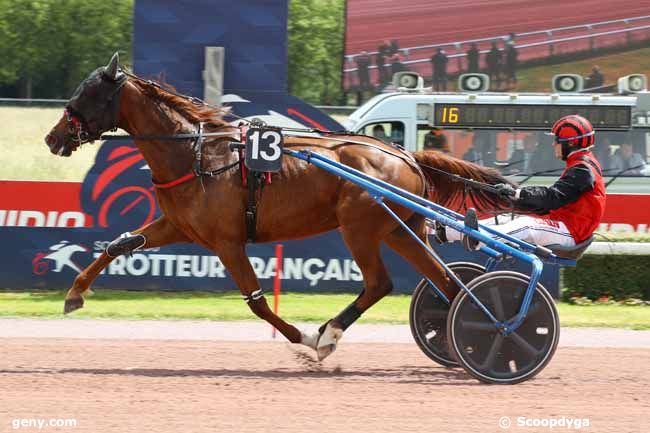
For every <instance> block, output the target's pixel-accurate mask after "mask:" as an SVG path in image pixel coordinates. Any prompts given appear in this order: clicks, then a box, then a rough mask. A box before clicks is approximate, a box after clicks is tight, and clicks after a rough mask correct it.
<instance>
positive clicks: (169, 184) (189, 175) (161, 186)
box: [151, 170, 197, 189]
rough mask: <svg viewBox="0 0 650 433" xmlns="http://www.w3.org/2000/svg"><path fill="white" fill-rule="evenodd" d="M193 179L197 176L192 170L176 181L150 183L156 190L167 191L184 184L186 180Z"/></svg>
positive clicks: (152, 181)
mask: <svg viewBox="0 0 650 433" xmlns="http://www.w3.org/2000/svg"><path fill="white" fill-rule="evenodd" d="M195 177H197V174H196V173H195V172H194V170H192V171H190V172H189V173H187V174H186V175H185V176H182V177H179V178H178V179H176V180H172V181H171V182H167V183H157V182H156V181H154V180H153V179H151V183H153V186H154V187H155V188H156V189H169V188H173V187H175V186H176V185H180V184H181V183H185V182H187V181H188V180H192V179H194V178H195Z"/></svg>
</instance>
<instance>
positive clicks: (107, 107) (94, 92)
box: [67, 66, 128, 140]
mask: <svg viewBox="0 0 650 433" xmlns="http://www.w3.org/2000/svg"><path fill="white" fill-rule="evenodd" d="M107 68H109V66H103V67H101V68H97V69H96V70H95V71H93V72H92V73H91V74H90V76H89V77H88V78H86V79H85V80H84V81H83V82H82V83H81V84H80V85H79V87H77V89H76V90H75V92H74V93H73V94H72V97H71V98H70V100H69V101H68V105H67V108H68V109H69V110H70V111H71V113H72V114H73V115H74V116H77V117H78V118H79V119H80V120H81V122H82V123H83V124H84V128H85V130H86V132H87V133H88V135H89V138H90V139H91V140H96V139H98V138H99V136H100V135H101V134H102V133H104V132H106V131H109V130H111V129H113V128H115V126H116V122H117V114H118V110H119V107H120V94H121V92H120V90H121V89H122V86H124V84H126V81H127V79H128V77H127V76H126V74H124V73H121V72H120V73H117V74H115V75H114V76H115V79H113V78H112V77H111V76H110V75H109V74H107V73H106V70H107Z"/></svg>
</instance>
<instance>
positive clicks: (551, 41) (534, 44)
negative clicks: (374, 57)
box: [343, 25, 650, 73]
mask: <svg viewBox="0 0 650 433" xmlns="http://www.w3.org/2000/svg"><path fill="white" fill-rule="evenodd" d="M648 29H650V25H645V26H637V27H629V28H625V29H618V30H610V31H607V32H598V33H591V34H588V35H580V36H571V37H567V38H558V39H549V40H546V41H539V42H531V43H528V44H521V45H515V48H517V49H524V48H531V47H538V46H542V45H554V44H558V43H561V42H571V41H578V40H583V39H590V38H595V37H600V36H611V35H615V34H621V33H628V32H633V31H638V30H648ZM492 39H494V38H489V39H486V40H492ZM499 50H501V51H503V48H499ZM489 51H490V50H481V51H479V53H480V54H486V53H488V52H489ZM447 57H448V58H449V59H455V58H460V57H467V53H456V54H450V55H448V56H447ZM429 62H431V59H428V58H425V59H417V60H405V61H403V62H402V63H403V64H405V65H414V64H418V63H429ZM384 66H390V63H386V64H385V65H384ZM368 69H377V65H371V66H368ZM356 70H357V68H347V69H344V70H343V72H345V73H349V72H354V71H356Z"/></svg>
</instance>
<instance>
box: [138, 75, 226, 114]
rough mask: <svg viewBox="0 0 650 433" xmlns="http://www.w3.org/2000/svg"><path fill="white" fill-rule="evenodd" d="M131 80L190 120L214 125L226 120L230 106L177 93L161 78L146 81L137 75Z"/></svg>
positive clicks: (143, 90)
mask: <svg viewBox="0 0 650 433" xmlns="http://www.w3.org/2000/svg"><path fill="white" fill-rule="evenodd" d="M135 78H136V79H135V80H131V83H133V84H134V85H135V86H136V87H137V88H138V89H139V90H140V91H142V92H143V93H144V94H145V95H147V96H149V97H151V98H153V99H154V100H156V101H158V102H161V103H163V104H165V105H167V106H168V107H169V108H171V109H173V110H174V111H176V112H177V113H178V114H180V115H181V116H183V117H185V119H187V120H188V121H190V122H193V123H199V122H204V123H208V124H212V125H214V126H223V125H226V124H227V123H228V122H226V121H225V120H223V117H224V116H226V115H228V114H229V113H230V107H213V106H211V105H208V104H207V103H205V102H203V101H201V100H200V99H192V98H190V97H189V96H183V95H180V94H178V92H177V91H176V88H174V86H172V85H171V84H169V83H167V82H165V80H164V79H163V78H159V79H157V80H151V81H146V80H143V79H141V78H139V77H135Z"/></svg>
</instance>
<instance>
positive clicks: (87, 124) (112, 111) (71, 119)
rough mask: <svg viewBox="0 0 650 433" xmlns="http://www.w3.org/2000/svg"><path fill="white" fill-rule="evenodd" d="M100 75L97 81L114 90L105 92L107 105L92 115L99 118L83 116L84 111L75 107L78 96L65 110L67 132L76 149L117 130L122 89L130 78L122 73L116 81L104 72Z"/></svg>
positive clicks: (73, 98)
mask: <svg viewBox="0 0 650 433" xmlns="http://www.w3.org/2000/svg"><path fill="white" fill-rule="evenodd" d="M98 75H99V77H96V78H95V79H100V80H102V83H104V82H107V83H110V84H111V85H112V86H113V88H110V89H106V90H104V94H103V95H102V97H103V99H104V100H105V101H106V105H105V106H103V107H101V108H100V109H95V110H94V111H96V112H95V113H91V114H94V115H95V116H93V117H97V118H96V119H95V118H92V119H90V118H88V113H85V114H82V110H81V109H80V108H79V107H75V105H77V103H78V99H77V97H76V95H74V96H73V97H72V98H71V99H70V101H69V102H68V104H67V105H66V107H65V109H64V115H65V119H66V122H67V125H66V131H67V133H68V136H69V138H70V140H71V141H72V143H73V144H74V145H75V148H76V147H79V146H81V145H82V144H84V143H90V142H93V141H95V140H99V139H100V138H101V135H102V134H103V133H105V132H108V131H115V130H116V129H117V116H118V112H119V107H120V103H119V102H120V95H121V93H122V88H123V87H124V85H125V84H126V82H127V81H128V76H127V75H126V74H124V73H120V75H119V76H118V77H117V78H116V79H112V78H110V77H107V76H106V74H105V73H104V71H103V70H102V71H100V72H98ZM104 85H106V84H104ZM82 89H83V88H82ZM82 89H80V90H78V92H79V93H81V91H82Z"/></svg>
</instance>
